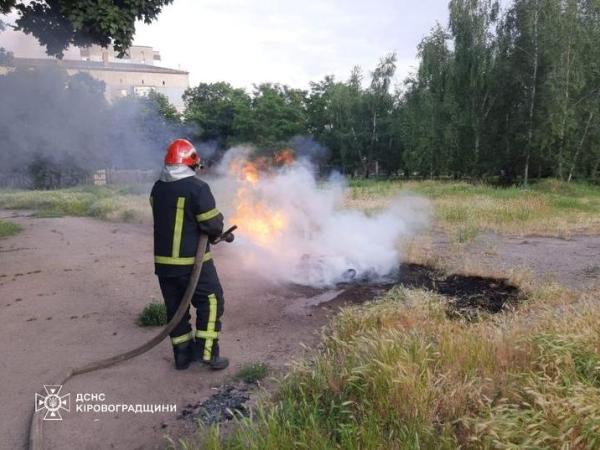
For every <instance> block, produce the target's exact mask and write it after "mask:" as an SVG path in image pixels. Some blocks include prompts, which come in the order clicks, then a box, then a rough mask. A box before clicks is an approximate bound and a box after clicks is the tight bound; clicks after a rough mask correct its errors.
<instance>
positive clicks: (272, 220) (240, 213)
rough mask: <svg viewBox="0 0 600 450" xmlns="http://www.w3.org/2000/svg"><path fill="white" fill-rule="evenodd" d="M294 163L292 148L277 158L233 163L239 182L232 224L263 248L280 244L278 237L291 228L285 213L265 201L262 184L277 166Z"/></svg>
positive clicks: (240, 160) (241, 160)
mask: <svg viewBox="0 0 600 450" xmlns="http://www.w3.org/2000/svg"><path fill="white" fill-rule="evenodd" d="M293 163H294V152H293V150H290V149H285V150H282V151H281V152H278V153H276V154H275V155H274V156H273V158H271V159H267V158H264V157H261V158H256V159H254V160H253V161H248V160H246V159H241V158H240V159H236V160H233V161H232V162H231V163H230V165H229V172H230V174H231V175H232V176H234V177H235V178H236V179H237V180H238V186H237V191H236V194H235V204H234V212H233V215H232V218H231V220H232V222H233V223H235V224H237V225H238V226H239V230H240V234H241V235H243V236H244V237H246V238H248V239H249V240H250V241H252V242H254V243H256V244H258V245H259V246H261V247H272V246H275V245H277V238H278V237H279V236H281V235H282V234H283V233H285V231H286V230H287V229H288V227H289V222H290V221H289V219H288V217H287V216H286V214H285V211H283V210H281V209H277V208H273V207H271V206H269V205H268V203H267V202H266V201H265V200H264V199H262V198H261V181H264V180H265V179H267V178H268V177H269V176H270V175H271V174H272V172H273V170H274V166H280V167H281V166H289V165H291V164H293Z"/></svg>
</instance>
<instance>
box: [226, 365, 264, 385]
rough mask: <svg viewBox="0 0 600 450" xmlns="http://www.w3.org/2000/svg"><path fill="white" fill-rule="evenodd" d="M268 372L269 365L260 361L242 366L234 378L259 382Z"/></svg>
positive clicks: (248, 381)
mask: <svg viewBox="0 0 600 450" xmlns="http://www.w3.org/2000/svg"><path fill="white" fill-rule="evenodd" d="M268 373H269V367H268V366H267V365H266V364H265V363H263V362H260V361H258V362H254V363H249V364H246V365H244V366H242V367H241V368H240V370H238V371H237V373H236V374H235V376H234V378H235V379H236V380H242V381H244V382H246V383H257V382H259V381H260V380H262V379H263V378H265V377H266V376H267V374H268Z"/></svg>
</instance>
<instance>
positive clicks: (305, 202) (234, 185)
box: [212, 148, 430, 287]
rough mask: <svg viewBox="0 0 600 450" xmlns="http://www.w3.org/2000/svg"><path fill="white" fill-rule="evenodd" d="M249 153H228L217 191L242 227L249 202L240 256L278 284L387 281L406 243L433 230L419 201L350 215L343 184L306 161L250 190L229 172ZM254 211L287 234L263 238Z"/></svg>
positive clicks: (272, 173) (274, 173)
mask: <svg viewBox="0 0 600 450" xmlns="http://www.w3.org/2000/svg"><path fill="white" fill-rule="evenodd" d="M247 154H248V151H247V150H245V149H241V148H237V149H232V150H230V151H228V152H227V154H226V157H225V159H224V161H223V162H222V163H221V165H220V169H219V172H220V174H221V177H220V178H219V179H218V180H215V181H213V182H212V185H213V189H214V190H215V193H216V196H217V198H218V201H220V202H224V203H225V205H220V207H221V208H222V209H223V210H224V213H225V215H226V218H227V219H228V220H233V221H235V220H240V214H239V213H238V214H237V217H236V209H237V210H238V211H239V206H240V200H241V199H243V200H244V202H245V203H247V204H248V203H249V204H248V205H247V206H249V208H246V209H245V213H244V214H242V215H241V217H242V219H243V218H245V219H247V220H241V221H239V223H237V225H238V226H239V229H238V231H237V232H236V244H237V247H238V249H237V251H236V254H238V255H239V256H240V259H241V261H242V262H243V263H244V265H245V266H246V267H247V268H248V269H250V270H256V271H257V273H258V274H262V275H264V276H266V277H268V278H270V279H271V280H273V281H278V282H292V283H298V284H302V285H308V286H314V287H325V286H332V285H335V284H337V283H340V282H345V281H353V280H362V279H369V280H371V279H377V278H382V277H385V276H387V275H389V274H391V273H393V272H394V271H395V270H396V269H397V268H398V266H399V263H400V260H401V256H402V255H401V244H402V241H403V240H406V239H408V238H410V237H411V236H412V235H413V233H414V232H415V231H416V230H417V229H419V228H422V227H423V226H425V225H426V224H427V223H428V218H429V211H430V208H429V205H428V203H427V202H426V201H425V200H423V199H420V198H416V197H410V196H401V197H398V198H396V199H394V200H393V201H392V202H391V204H390V206H389V207H388V208H386V209H384V210H383V211H380V212H378V213H375V214H372V215H367V214H366V213H365V212H363V211H361V210H353V209H348V208H345V207H344V199H345V191H346V184H345V180H344V179H343V177H341V176H339V175H338V176H335V177H330V179H329V181H328V182H319V181H318V180H317V178H316V176H315V174H314V173H315V172H314V168H313V167H312V165H311V164H310V163H309V162H308V161H307V160H301V161H297V162H295V163H294V164H292V165H290V166H286V167H282V168H278V169H273V170H270V171H269V172H268V173H266V174H260V176H259V180H258V182H257V183H256V184H248V183H247V181H245V180H243V179H241V178H240V177H239V176H236V174H232V173H231V172H230V170H229V167H230V164H231V162H232V161H233V160H238V161H239V160H240V158H245V157H246V156H247ZM240 194H242V195H240ZM248 200H250V201H248ZM253 208H255V211H256V214H257V215H258V216H262V214H264V212H265V211H267V212H268V213H272V214H274V215H276V216H277V217H280V218H281V219H282V221H283V223H282V224H281V227H275V228H276V229H273V228H269V227H267V228H269V229H268V232H265V233H264V234H263V233H260V232H257V227H256V226H254V225H256V224H255V223H254V219H255V218H254V217H252V214H253V213H254V212H253ZM257 220H259V221H260V218H259V219H257ZM244 222H246V223H244ZM259 231H262V230H259Z"/></svg>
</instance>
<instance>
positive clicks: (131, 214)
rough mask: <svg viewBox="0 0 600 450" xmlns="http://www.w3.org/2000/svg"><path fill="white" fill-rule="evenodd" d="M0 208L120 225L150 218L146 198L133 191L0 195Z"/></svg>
mask: <svg viewBox="0 0 600 450" xmlns="http://www.w3.org/2000/svg"><path fill="white" fill-rule="evenodd" d="M0 208H5V209H27V210H33V211H34V215H35V216H37V217H45V218H51V217H63V216H83V217H95V218H99V219H103V220H117V221H123V222H135V221H141V220H142V219H143V218H144V217H145V216H146V215H149V205H148V199H147V196H146V195H138V194H136V193H135V191H134V190H133V188H130V187H126V186H121V187H113V186H111V187H107V186H79V187H76V188H69V189H58V190H53V191H9V190H4V191H0Z"/></svg>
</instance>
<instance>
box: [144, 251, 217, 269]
mask: <svg viewBox="0 0 600 450" xmlns="http://www.w3.org/2000/svg"><path fill="white" fill-rule="evenodd" d="M211 259H212V255H211V253H210V252H206V253H205V254H204V258H202V262H206V261H210V260H211ZM195 261H196V258H194V257H193V256H192V257H190V258H173V257H171V256H155V257H154V262H155V263H156V264H170V265H172V266H193V265H194V262H195Z"/></svg>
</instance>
